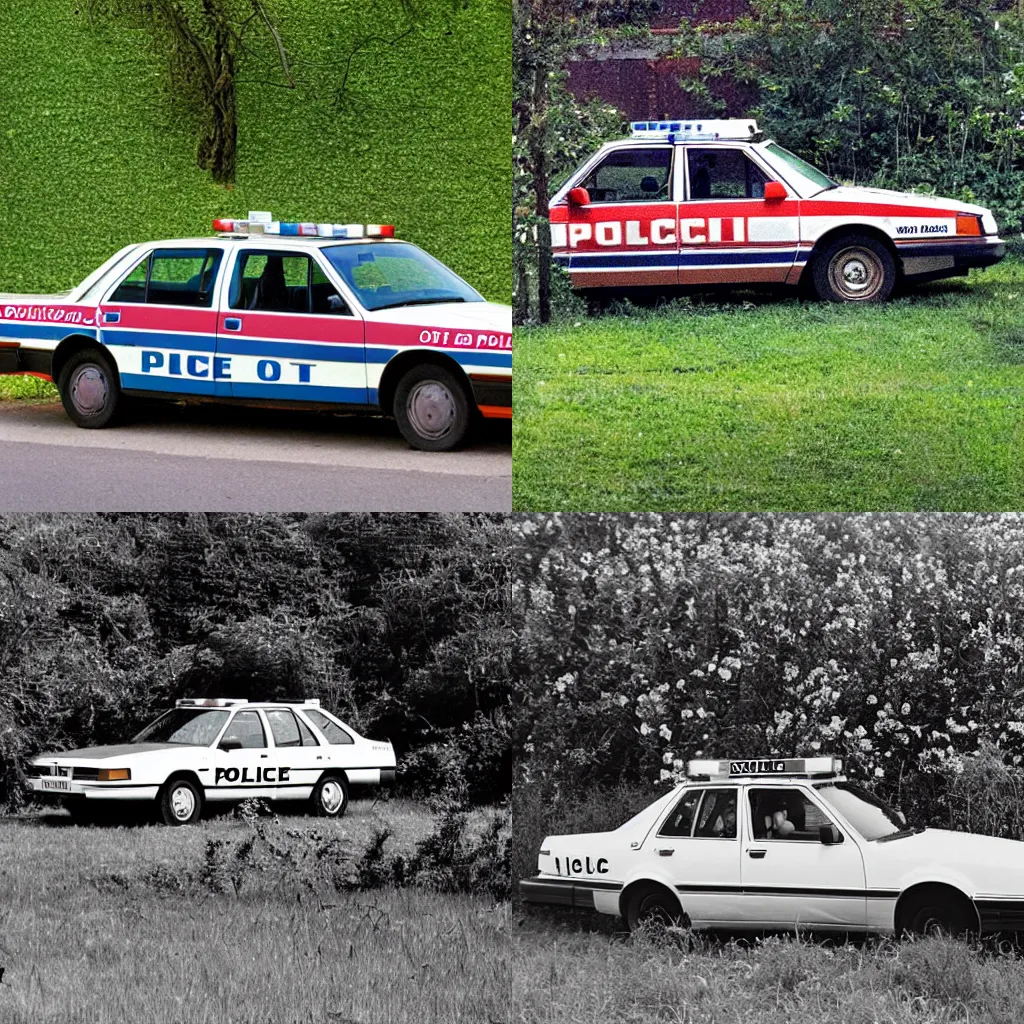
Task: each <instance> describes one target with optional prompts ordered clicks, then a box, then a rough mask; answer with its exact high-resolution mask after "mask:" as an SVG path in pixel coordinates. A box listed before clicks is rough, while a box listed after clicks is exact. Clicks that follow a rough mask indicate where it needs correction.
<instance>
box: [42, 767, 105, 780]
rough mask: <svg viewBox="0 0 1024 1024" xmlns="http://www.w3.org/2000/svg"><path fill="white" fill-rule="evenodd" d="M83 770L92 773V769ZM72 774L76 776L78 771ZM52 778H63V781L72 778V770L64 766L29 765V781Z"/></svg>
mask: <svg viewBox="0 0 1024 1024" xmlns="http://www.w3.org/2000/svg"><path fill="white" fill-rule="evenodd" d="M85 770H86V771H93V769H91V768H86V769H85ZM74 773H75V774H76V775H77V773H78V769H77V768H76V769H75V770H74ZM53 776H57V777H59V778H63V779H68V778H71V776H72V769H71V768H69V767H68V766H67V765H64V764H33V765H29V769H28V777H29V778H30V779H39V778H44V777H45V778H52V777H53ZM95 777H96V776H95V775H94V776H93V778H95Z"/></svg>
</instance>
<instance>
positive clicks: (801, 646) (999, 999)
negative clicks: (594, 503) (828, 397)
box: [512, 514, 1024, 1024]
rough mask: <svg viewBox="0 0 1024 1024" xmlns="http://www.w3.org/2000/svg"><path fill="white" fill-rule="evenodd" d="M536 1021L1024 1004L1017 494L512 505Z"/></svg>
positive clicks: (995, 1010)
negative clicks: (916, 508)
mask: <svg viewBox="0 0 1024 1024" xmlns="http://www.w3.org/2000/svg"><path fill="white" fill-rule="evenodd" d="M514 530H515V532H516V534H517V538H518V539H517V546H518V554H517V558H516V562H515V569H514V573H513V583H512V586H513V605H512V614H513V619H514V621H515V623H516V629H517V634H518V648H517V649H518V656H517V659H516V678H515V682H514V684H513V686H514V692H515V693H516V699H517V702H518V703H519V705H520V706H521V707H523V708H525V709H528V710H527V711H526V713H525V715H524V717H523V718H522V721H521V722H520V729H521V734H520V735H521V739H522V748H521V754H520V757H519V759H518V761H517V764H516V775H515V786H514V794H513V803H512V809H513V817H512V822H513V832H512V836H513V838H512V870H513V877H514V879H515V882H516V894H515V899H516V901H517V905H516V921H517V927H516V928H515V930H514V932H513V935H514V947H513V978H514V981H513V984H514V991H515V995H516V1016H515V1017H514V1019H515V1020H517V1021H524V1022H525V1021H529V1022H531V1024H534V1022H536V1024H539V1022H544V1024H555V1022H557V1024H591V1022H598V1021H601V1022H604V1021H618V1022H630V1024H655V1022H673V1024H682V1022H687V1024H691V1022H693V1024H696V1022H713V1021H714V1022H721V1021H752V1022H753V1021H756V1022H759V1024H761V1022H776V1021H778V1022H782V1021H787V1022H808V1024H810V1022H812V1021H813V1022H819V1021H822V1020H832V1021H842V1022H844V1024H845V1022H864V1024H867V1022H881V1021H886V1022H888V1021H900V1022H922V1024H923V1022H926V1021H928V1022H934V1021H943V1022H945V1021H950V1022H952V1021H964V1022H966V1021H986V1022H990V1021H991V1022H995V1021H1009V1020H1014V1019H1016V1018H1017V1016H1018V1014H1019V1009H1020V1006H1021V1004H1022V1002H1024V961H1022V960H1021V953H1020V944H1019V941H1018V940H1019V935H1020V932H1021V930H1022V929H1024V843H1022V840H1024V803H1022V794H1024V681H1022V679H1024V632H1022V628H1021V627H1022V621H1024V619H1022V615H1024V517H1022V516H1021V515H1019V514H1002V515H980V514H965V515H940V514H921V515H888V514H874V515H854V516H842V515H816V516H808V515H729V516H703V515H688V516H687V515H684V516H660V515H651V514H647V515H643V514H636V515H623V516H612V515H586V516H578V515H564V516H563V515H538V516H530V517H519V518H518V519H517V521H516V523H515V526H514Z"/></svg>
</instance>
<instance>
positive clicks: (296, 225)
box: [213, 211, 395, 238]
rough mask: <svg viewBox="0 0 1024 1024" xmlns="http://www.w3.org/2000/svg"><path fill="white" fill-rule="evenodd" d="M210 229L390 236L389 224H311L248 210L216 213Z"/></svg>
mask: <svg viewBox="0 0 1024 1024" xmlns="http://www.w3.org/2000/svg"><path fill="white" fill-rule="evenodd" d="M213 230H214V231H216V232H218V233H219V234H224V235H290V236H299V237H306V238H394V237H395V227H394V225H393V224H314V223H312V222H307V221H280V220H273V219H271V215H270V214H269V213H261V212H258V211H250V213H249V216H248V218H247V219H246V220H232V219H231V218H228V217H218V218H217V219H216V220H215V221H214V222H213Z"/></svg>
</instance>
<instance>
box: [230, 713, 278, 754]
mask: <svg viewBox="0 0 1024 1024" xmlns="http://www.w3.org/2000/svg"><path fill="white" fill-rule="evenodd" d="M224 740H238V741H239V742H240V743H241V744H242V746H243V747H254V748H255V747H265V746H266V745H267V736H266V733H264V731H263V723H262V722H261V721H260V716H259V715H258V714H257V713H256V712H255V711H239V712H238V714H236V715H235V717H234V718H233V719H231V724H230V725H229V726H228V728H227V732H225V733H224V735H223V737H222V738H221V743H223V742H224Z"/></svg>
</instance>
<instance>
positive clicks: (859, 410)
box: [513, 254, 1024, 512]
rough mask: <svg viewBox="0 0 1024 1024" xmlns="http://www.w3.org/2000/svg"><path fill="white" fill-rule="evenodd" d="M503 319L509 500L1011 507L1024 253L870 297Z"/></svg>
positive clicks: (1020, 404) (663, 506) (538, 506)
mask: <svg viewBox="0 0 1024 1024" xmlns="http://www.w3.org/2000/svg"><path fill="white" fill-rule="evenodd" d="M615 313H616V314H617V315H606V316H604V317H599V318H595V319H588V318H586V317H585V316H582V315H581V316H579V317H578V318H576V319H567V320H565V321H564V322H562V323H559V324H557V325H552V326H549V327H546V328H517V332H516V352H515V373H516V383H515V419H514V423H513V466H514V478H513V507H514V508H515V509H517V510H523V511H525V510H538V511H540V510H543V511H548V510H587V511H598V510H608V511H622V510H639V511H658V510H662V511H672V510H678V511H764V510H772V511H800V512H804V511H868V510H907V511H915V510H933V509H938V510H950V511H964V510H971V511H985V510H1001V509H1020V508H1024V457H1022V456H1024V260H1022V258H1021V255H1020V254H1018V255H1016V256H1014V257H1012V258H1008V259H1007V260H1006V261H1004V262H1003V263H1002V264H1000V265H999V266H998V267H996V268H994V269H991V270H988V271H986V272H984V273H978V272H972V275H971V277H970V279H969V280H967V281H962V280H957V281H952V282H936V283H933V284H930V285H925V286H921V287H919V288H916V289H914V290H912V291H910V292H909V293H908V294H907V295H906V296H904V297H902V298H899V299H897V300H895V301H893V302H890V303H889V304H888V305H886V306H882V307H869V308H850V307H839V306H828V305H824V304H819V303H801V302H800V301H799V300H797V299H796V298H791V297H785V298H777V297H772V296H769V295H764V294H762V295H756V294H754V293H749V294H746V293H744V294H737V293H733V294H728V295H718V296H705V297H695V298H693V299H692V300H682V301H678V302H676V303H675V304H673V305H671V306H669V307H668V308H663V309H660V310H655V309H649V308H648V309H636V308H633V307H630V306H625V307H619V308H618V309H617V310H616V311H615Z"/></svg>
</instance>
